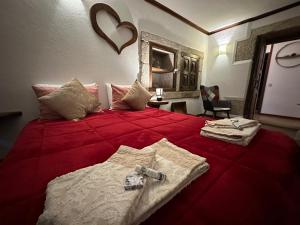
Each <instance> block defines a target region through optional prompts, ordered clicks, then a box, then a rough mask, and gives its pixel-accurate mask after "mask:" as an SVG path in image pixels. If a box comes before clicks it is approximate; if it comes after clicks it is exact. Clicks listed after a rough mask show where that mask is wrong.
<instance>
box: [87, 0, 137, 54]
mask: <svg viewBox="0 0 300 225" xmlns="http://www.w3.org/2000/svg"><path fill="white" fill-rule="evenodd" d="M102 10H103V11H105V12H106V13H108V14H109V15H111V16H112V17H113V18H114V19H115V20H116V21H117V23H118V24H117V29H118V28H121V27H123V28H126V29H128V30H129V31H131V33H132V37H131V39H130V40H128V41H127V42H125V43H124V44H123V45H121V47H120V48H119V47H118V46H117V45H116V43H114V42H113V40H111V39H110V38H109V37H108V36H107V35H106V34H105V33H104V32H103V30H102V29H101V28H100V27H99V25H98V23H97V13H98V12H100V11H102ZM90 19H91V22H92V27H93V28H94V30H95V32H96V33H97V34H98V35H99V36H100V37H102V38H104V40H105V41H106V42H107V43H108V44H109V45H110V46H111V47H113V49H114V50H115V51H116V52H117V53H118V54H121V52H122V50H123V49H124V48H126V47H127V46H129V45H131V44H133V43H134V42H136V40H137V37H138V32H137V29H136V27H135V26H134V25H133V24H132V23H130V22H128V21H123V22H122V21H121V19H120V17H119V15H118V14H117V12H116V11H115V10H114V9H113V8H111V7H110V6H109V5H106V4H104V3H97V4H95V5H93V6H92V7H91V10H90Z"/></svg>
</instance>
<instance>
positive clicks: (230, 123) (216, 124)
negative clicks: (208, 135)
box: [205, 117, 258, 130]
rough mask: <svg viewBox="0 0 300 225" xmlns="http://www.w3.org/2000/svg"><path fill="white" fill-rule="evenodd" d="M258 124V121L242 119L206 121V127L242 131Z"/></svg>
mask: <svg viewBox="0 0 300 225" xmlns="http://www.w3.org/2000/svg"><path fill="white" fill-rule="evenodd" d="M257 124H258V121H256V120H249V119H245V118H242V117H237V118H232V119H221V120H213V121H209V120H207V121H205V125H206V126H209V127H213V128H224V129H225V128H232V129H239V130H242V129H243V128H247V127H253V126H256V125H257Z"/></svg>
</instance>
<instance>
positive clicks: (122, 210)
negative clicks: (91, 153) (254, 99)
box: [37, 139, 209, 225]
mask: <svg viewBox="0 0 300 225" xmlns="http://www.w3.org/2000/svg"><path fill="white" fill-rule="evenodd" d="M137 164H138V165H143V166H147V167H152V168H154V169H157V170H159V171H162V172H164V173H165V174H166V175H167V179H166V181H164V182H163V183H162V182H160V181H155V180H150V179H149V178H148V179H147V181H146V183H145V185H144V188H142V189H138V190H134V191H125V190H124V187H123V184H124V178H125V176H126V175H127V174H128V173H129V172H130V171H133V170H134V168H135V166H136V165H137ZM208 168H209V166H208V164H207V163H206V159H205V158H203V157H200V156H197V155H194V154H192V153H190V152H188V151H186V150H184V149H182V148H179V147H177V146H175V145H173V144H171V143H170V142H168V141H167V140H166V139H162V140H161V141H159V142H157V143H155V144H153V145H152V146H149V147H146V148H144V149H143V150H135V149H132V148H130V147H126V146H121V147H120V148H119V150H118V151H117V152H116V153H115V154H114V155H113V156H112V157H111V158H110V159H108V160H107V161H106V162H104V163H100V164H96V165H94V166H90V167H87V168H84V169H80V170H77V171H75V172H72V173H69V174H66V175H63V176H61V177H58V178H55V179H54V180H52V181H51V182H50V183H49V184H48V187H47V198H46V202H45V209H44V212H43V214H42V215H41V216H40V217H39V220H38V223H37V224H38V225H70V224H72V225H83V224H95V225H96V224H99V225H108V224H111V225H129V224H139V223H141V222H142V221H144V220H145V219H147V218H148V217H149V216H150V215H151V214H152V213H154V212H155V211H156V210H157V209H158V208H160V207H161V206H162V205H164V204H165V203H166V202H168V201H169V200H170V199H172V197H173V196H174V195H176V194H177V193H178V192H179V191H180V190H182V189H183V188H184V187H185V186H186V185H188V184H189V183H190V182H191V181H192V180H194V179H195V178H197V177H198V176H200V175H202V174H203V173H205V172H206V171H207V170H208Z"/></svg>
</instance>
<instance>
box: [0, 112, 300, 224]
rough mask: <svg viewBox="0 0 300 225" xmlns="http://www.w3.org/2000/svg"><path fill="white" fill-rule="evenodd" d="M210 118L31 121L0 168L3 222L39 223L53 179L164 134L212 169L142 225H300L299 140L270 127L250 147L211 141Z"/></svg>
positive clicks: (140, 115)
mask: <svg viewBox="0 0 300 225" xmlns="http://www.w3.org/2000/svg"><path fill="white" fill-rule="evenodd" d="M205 119H206V118H204V117H194V116H190V115H183V114H178V113H173V112H167V111H164V110H159V109H154V108H147V109H146V110H145V111H141V112H129V111H109V110H107V111H105V112H104V113H95V114H91V115H89V116H88V117H86V118H85V119H83V120H80V121H78V122H73V121H63V120H57V121H39V120H34V121H32V122H30V123H29V124H28V125H27V126H26V127H25V128H24V129H23V130H22V132H21V134H20V136H19V137H18V139H17V141H16V143H15V145H14V147H13V148H12V150H11V151H10V153H9V154H8V156H7V157H6V158H5V160H4V161H3V162H2V163H1V164H0V182H1V183H0V221H1V222H0V223H1V224H3V225H34V224H35V223H36V221H37V218H38V216H39V215H40V214H41V213H42V211H43V205H44V201H45V198H46V194H45V190H46V187H47V183H48V182H49V181H50V180H52V179H53V178H55V177H57V176H60V175H63V174H66V173H68V172H71V171H74V170H77V169H80V168H83V167H87V166H90V165H93V164H96V163H99V162H103V161H105V160H106V159H108V157H109V156H110V155H112V154H113V153H114V152H115V151H116V150H117V148H118V147H119V146H120V145H121V144H123V145H128V146H131V147H135V148H143V147H145V146H147V145H150V144H152V143H154V142H156V141H158V140H160V139H161V138H163V137H166V138H167V139H168V140H169V141H171V142H173V143H174V144H176V145H178V146H180V147H182V148H185V149H187V150H189V151H190V152H192V153H194V154H198V155H201V156H203V157H206V158H207V161H208V163H209V164H210V170H209V171H208V172H207V173H206V174H204V175H203V176H201V177H200V178H198V179H196V180H195V181H193V182H192V184H191V185H189V186H188V187H187V188H185V189H184V190H183V191H182V192H181V193H179V194H178V195H177V196H176V197H175V198H173V199H172V200H171V201H170V202H169V203H168V204H166V205H165V206H163V207H162V208H161V209H160V210H158V211H157V212H156V213H155V214H154V215H152V216H151V217H150V218H149V219H148V220H146V221H145V222H144V223H143V224H147V225H150V224H156V225H159V224H164V225H166V224H172V225H176V224H195V225H196V224H197V225H209V224H211V225H214V224H223V225H226V224H228V225H236V224H243V225H247V224H249V225H253V224H255V225H260V224H261V225H268V224H281V225H284V224H300V216H299V215H300V191H299V190H300V178H299V173H298V170H297V168H296V167H295V164H296V163H295V162H294V161H295V155H296V153H297V152H298V149H297V147H296V144H295V142H294V141H293V140H292V139H290V138H289V137H287V136H285V135H282V134H280V133H277V132H271V131H267V130H264V129H262V130H260V131H259V133H258V134H257V135H256V137H255V138H254V139H253V140H252V142H251V143H250V145H249V146H247V147H241V146H237V145H233V144H229V143H225V142H221V141H218V140H213V139H208V138H205V137H202V136H200V134H199V133H200V128H201V127H202V126H204V123H205Z"/></svg>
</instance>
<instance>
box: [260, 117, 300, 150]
mask: <svg viewBox="0 0 300 225" xmlns="http://www.w3.org/2000/svg"><path fill="white" fill-rule="evenodd" d="M254 118H255V119H256V120H258V121H259V122H261V123H262V127H263V128H265V129H267V130H274V131H279V132H281V133H284V134H286V135H288V136H289V137H291V138H293V139H294V140H295V141H296V142H297V144H298V145H299V146H300V119H290V118H282V117H277V116H270V115H261V114H256V115H255V116H254Z"/></svg>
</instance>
